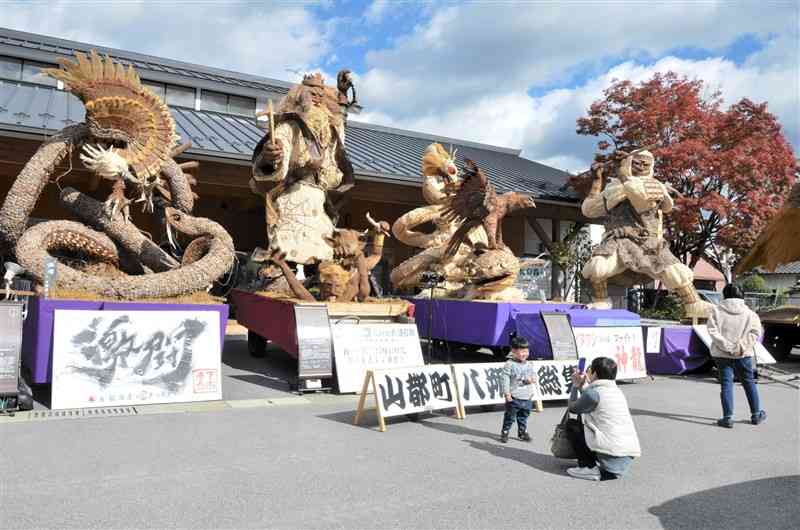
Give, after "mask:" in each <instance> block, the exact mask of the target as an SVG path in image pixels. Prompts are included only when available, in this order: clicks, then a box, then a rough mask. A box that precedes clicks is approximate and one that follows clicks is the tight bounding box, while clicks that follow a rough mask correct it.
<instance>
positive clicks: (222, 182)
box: [0, 28, 581, 271]
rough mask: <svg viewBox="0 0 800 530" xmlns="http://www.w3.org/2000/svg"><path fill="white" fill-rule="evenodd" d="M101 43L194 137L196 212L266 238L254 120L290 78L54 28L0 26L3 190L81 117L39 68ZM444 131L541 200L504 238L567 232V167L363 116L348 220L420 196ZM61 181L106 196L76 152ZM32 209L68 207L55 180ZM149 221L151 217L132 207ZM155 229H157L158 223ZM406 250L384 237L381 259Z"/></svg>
mask: <svg viewBox="0 0 800 530" xmlns="http://www.w3.org/2000/svg"><path fill="white" fill-rule="evenodd" d="M91 49H96V50H97V51H98V52H100V53H102V54H108V55H110V56H111V57H113V58H114V59H115V60H117V61H119V62H121V63H123V64H126V65H128V64H130V65H132V66H133V67H134V68H135V69H136V70H137V72H138V74H139V76H140V78H141V79H142V82H143V83H144V84H146V85H147V86H149V87H150V88H151V89H153V90H154V91H155V92H156V93H157V94H159V95H160V96H161V97H162V98H163V99H164V100H165V101H166V103H167V105H168V106H169V108H170V110H171V112H172V115H173V117H174V119H175V122H176V124H177V131H178V133H179V134H180V136H181V139H182V141H187V140H191V142H192V147H191V148H190V149H189V150H187V151H186V152H185V153H184V154H183V155H181V160H182V161H183V160H198V161H200V162H201V166H200V169H199V174H198V186H197V189H196V191H197V193H198V194H199V196H200V200H199V201H198V203H197V208H196V212H195V213H196V214H197V215H201V216H205V217H209V218H212V219H214V220H216V221H218V222H220V223H221V224H223V225H224V226H225V227H226V228H227V229H228V230H229V231H230V233H231V234H232V236H233V238H234V241H235V242H236V246H237V249H238V250H250V249H252V248H254V247H256V246H261V247H264V246H266V241H265V237H266V236H265V226H264V205H263V203H262V199H261V198H260V197H259V196H257V195H255V194H253V193H252V192H251V191H250V188H249V185H248V182H249V178H250V159H251V156H252V152H253V149H254V148H255V146H256V144H257V142H258V141H259V140H260V138H261V136H262V135H263V132H262V130H261V129H260V128H259V127H257V126H256V121H255V118H254V115H255V111H256V109H263V108H265V106H266V103H267V101H268V100H269V99H273V100H276V101H277V100H278V99H280V97H282V96H283V95H284V94H285V93H286V92H287V91H288V89H289V88H290V87H291V86H292V84H291V83H287V82H284V81H280V80H276V79H270V78H266V77H261V76H254V75H248V74H241V73H237V72H231V71H227V70H222V69H218V68H210V67H207V66H201V65H195V64H189V63H184V62H180V61H173V60H169V59H164V58H160V57H153V56H149V55H143V54H138V53H133V52H128V51H124V50H117V49H113V48H105V47H102V46H93V45H90V44H85V43H80V42H74V41H68V40H64V39H56V38H52V37H47V36H43V35H36V34H31V33H25V32H20V31H14V30H10V29H3V28H0V195H2V196H5V193H7V191H8V189H9V187H10V185H11V183H12V182H13V179H14V178H16V176H17V174H18V173H19V171H20V169H21V168H22V166H23V165H24V164H25V162H26V161H27V160H28V159H29V158H30V156H31V155H32V154H33V153H34V152H35V151H36V149H37V148H38V146H39V144H40V143H41V141H42V140H43V139H44V138H46V137H47V136H48V135H50V134H53V133H55V132H57V131H58V130H60V129H62V128H63V127H65V126H67V125H70V124H73V123H78V122H80V121H82V120H83V117H84V110H83V105H82V104H81V102H80V101H79V100H78V99H77V98H76V97H74V96H73V95H71V94H70V93H68V92H66V91H64V90H63V88H64V87H63V86H62V85H61V83H60V82H58V81H55V80H53V79H51V78H48V77H45V76H42V75H40V74H39V70H40V69H41V68H46V67H52V66H54V65H55V64H56V61H57V59H58V58H59V57H72V56H74V53H75V52H88V51H90V50H91ZM432 142H440V143H442V144H443V145H445V146H446V147H447V148H449V147H450V146H452V147H454V148H456V149H457V151H458V154H457V158H458V162H459V163H463V159H464V158H470V159H473V160H475V161H476V163H477V164H478V165H479V166H480V167H481V168H483V169H484V170H485V171H486V173H487V175H488V176H489V178H490V180H491V181H492V182H493V183H494V184H495V186H496V187H497V189H498V191H500V192H506V191H519V192H524V193H529V194H531V195H532V196H534V198H535V199H536V202H537V205H538V207H537V208H536V209H534V210H530V211H528V212H524V213H520V214H517V215H513V216H510V217H509V218H507V219H506V221H505V223H504V226H503V234H504V239H505V241H506V243H507V244H508V245H509V246H511V247H512V249H513V250H514V251H515V252H516V253H518V254H538V253H539V252H541V251H543V249H544V246H545V245H547V244H548V243H549V242H550V241H551V240H557V239H560V237H562V235H563V233H564V232H566V230H567V229H568V226H569V222H570V221H575V220H579V219H581V214H580V209H579V202H578V199H577V196H576V195H575V193H574V192H572V190H569V189H566V188H565V186H564V184H565V182H566V179H567V178H568V177H569V174H567V173H565V172H563V171H560V170H557V169H554V168H552V167H549V166H546V165H543V164H539V163H537V162H534V161H532V160H528V159H525V158H523V157H521V156H520V151H519V150H516V149H508V148H502V147H495V146H490V145H485V144H479V143H474V142H468V141H464V140H458V139H454V138H446V137H440V136H436V135H430V134H424V133H418V132H413V131H407V130H401V129H395V128H390V127H382V126H379V125H372V124H367V123H360V122H358V121H357V120H354V119H351V120H350V121H349V122H348V125H347V132H346V148H347V151H348V153H349V155H350V158H351V160H352V162H353V166H354V169H355V174H356V183H357V185H356V187H355V188H354V189H353V191H352V192H351V194H352V196H351V200H350V202H349V204H348V205H347V207H346V208H345V210H344V211H343V216H342V222H341V223H340V224H341V225H343V226H346V227H352V228H363V227H365V226H366V220H365V215H366V213H367V212H371V214H372V216H373V217H375V218H379V219H385V220H387V221H389V222H390V223H391V222H393V221H394V220H395V219H397V218H398V217H399V216H400V215H402V214H403V213H405V212H407V211H408V210H410V209H412V208H414V207H417V206H422V205H424V204H425V203H424V200H423V198H422V193H421V183H422V176H421V173H420V162H421V158H422V155H423V152H424V150H425V148H426V147H427V146H428V145H429V144H431V143H432ZM64 173H66V175H64V176H63V177H62V178H61V179H60V185H78V186H80V185H81V183H83V184H89V187H90V189H89V191H90V192H93V193H95V194H96V195H97V197H98V198H103V195H104V192H105V190H104V189H103V188H102V185H103V184H102V183H98V182H97V181H96V179H94V180H93V179H92V178H90V175H89V174H88V172H87V171H85V170H84V169H83V167H82V166H81V165H80V163H79V162H77V159H75V160H73V163H72V164H68V166H66V167H65V168H64ZM49 188H52V189H47V190H45V193H44V194H43V196H42V199H41V200H40V204H39V205H38V206H37V209H36V211H34V216H36V217H40V218H64V217H67V213H66V211H65V210H63V209H62V208H61V207H60V206H59V204H58V200H57V188H56V187H55V186H50V187H49ZM136 223H137V225H139V226H142V227H144V228H145V229H152V230H153V233H155V230H156V228H155V227H154V226H152V224H149V221H148V220H147V219H144V218H141V219H136ZM154 237H155V238H158V236H157V235H154ZM412 253H413V249H410V248H408V247H405V246H404V245H402V244H400V243H399V242H396V241H388V242H387V246H386V249H385V256H386V263H385V264H384V269H385V271H388V270H390V269H391V267H393V266H394V265H396V264H398V263H399V262H400V261H402V260H403V259H406V258H407V257H409V256H410V255H411V254H412Z"/></svg>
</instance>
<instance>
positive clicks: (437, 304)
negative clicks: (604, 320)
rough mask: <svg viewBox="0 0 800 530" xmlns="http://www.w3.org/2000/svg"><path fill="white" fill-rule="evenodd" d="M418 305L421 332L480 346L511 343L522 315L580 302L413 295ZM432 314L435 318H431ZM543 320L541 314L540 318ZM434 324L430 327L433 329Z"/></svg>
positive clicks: (574, 307) (573, 306)
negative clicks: (510, 338)
mask: <svg viewBox="0 0 800 530" xmlns="http://www.w3.org/2000/svg"><path fill="white" fill-rule="evenodd" d="M409 300H410V301H411V302H413V304H414V306H415V311H414V318H415V319H416V321H417V329H418V330H419V336H420V337H422V338H428V336H430V337H432V338H434V339H440V340H446V341H451V342H463V343H465V344H476V345H480V346H489V347H494V346H508V344H509V342H508V341H509V334H510V333H511V332H512V331H516V330H517V325H516V319H517V318H519V316H520V315H527V314H533V315H536V316H537V317H538V316H539V313H540V312H542V311H566V310H568V309H578V308H581V307H583V306H582V305H580V304H571V303H566V304H558V303H556V304H539V303H530V302H528V303H524V302H488V301H467V300H450V299H435V298H434V299H433V300H430V299H425V298H411V299H409ZM431 315H432V318H431ZM539 320H541V318H539ZM429 326H430V331H429Z"/></svg>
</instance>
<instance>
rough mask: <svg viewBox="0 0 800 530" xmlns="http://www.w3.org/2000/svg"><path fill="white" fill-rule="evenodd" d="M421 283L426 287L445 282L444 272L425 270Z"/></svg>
mask: <svg viewBox="0 0 800 530" xmlns="http://www.w3.org/2000/svg"><path fill="white" fill-rule="evenodd" d="M420 280H421V283H422V284H423V285H425V286H426V287H430V286H433V285H439V284H440V283H444V274H442V273H439V272H435V271H425V272H423V273H422V275H421V276H420Z"/></svg>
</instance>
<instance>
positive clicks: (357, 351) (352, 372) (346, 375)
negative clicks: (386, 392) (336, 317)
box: [331, 323, 424, 392]
mask: <svg viewBox="0 0 800 530" xmlns="http://www.w3.org/2000/svg"><path fill="white" fill-rule="evenodd" d="M331 331H332V333H333V351H334V355H335V358H336V379H337V381H338V383H339V392H358V391H360V390H361V383H362V382H363V381H364V376H365V374H366V373H367V370H380V369H387V368H397V367H400V366H419V365H422V364H424V361H423V360H422V349H421V348H420V345H419V334H418V332H417V326H416V325H415V324H350V323H341V324H336V325H334V326H332V327H331Z"/></svg>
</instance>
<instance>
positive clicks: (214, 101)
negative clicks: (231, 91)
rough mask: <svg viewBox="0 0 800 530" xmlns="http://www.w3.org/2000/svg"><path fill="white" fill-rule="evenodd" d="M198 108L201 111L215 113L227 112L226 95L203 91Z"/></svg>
mask: <svg viewBox="0 0 800 530" xmlns="http://www.w3.org/2000/svg"><path fill="white" fill-rule="evenodd" d="M200 106H201V108H202V109H203V110H213V111H215V112H228V94H220V93H219V92H211V91H210V90H203V95H202V98H201V99H200Z"/></svg>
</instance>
